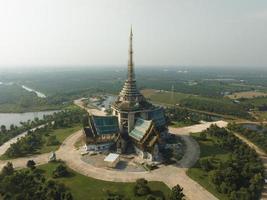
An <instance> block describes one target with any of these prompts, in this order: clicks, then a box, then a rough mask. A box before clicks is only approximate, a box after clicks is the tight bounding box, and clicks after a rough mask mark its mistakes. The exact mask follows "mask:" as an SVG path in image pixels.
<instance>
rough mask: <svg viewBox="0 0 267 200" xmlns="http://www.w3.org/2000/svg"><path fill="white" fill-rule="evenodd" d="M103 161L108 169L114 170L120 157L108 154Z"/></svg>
mask: <svg viewBox="0 0 267 200" xmlns="http://www.w3.org/2000/svg"><path fill="white" fill-rule="evenodd" d="M104 161H105V162H106V163H107V166H108V167H112V168H115V167H116V166H117V164H118V162H119V161H120V155H119V154H116V153H110V154H108V156H107V157H105V159H104Z"/></svg>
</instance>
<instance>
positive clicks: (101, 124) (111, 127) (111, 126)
mask: <svg viewBox="0 0 267 200" xmlns="http://www.w3.org/2000/svg"><path fill="white" fill-rule="evenodd" d="M90 118H91V120H90V123H91V127H92V129H93V130H95V132H96V134H97V135H101V134H114V133H118V132H119V124H118V118H117V117H116V116H95V115H92V116H91V117H90Z"/></svg>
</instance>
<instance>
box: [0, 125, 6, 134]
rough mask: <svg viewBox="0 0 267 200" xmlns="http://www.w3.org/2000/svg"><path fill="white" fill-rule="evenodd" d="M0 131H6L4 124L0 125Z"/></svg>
mask: <svg viewBox="0 0 267 200" xmlns="http://www.w3.org/2000/svg"><path fill="white" fill-rule="evenodd" d="M0 130H1V132H2V133H6V131H7V130H6V126H5V125H1V128H0Z"/></svg>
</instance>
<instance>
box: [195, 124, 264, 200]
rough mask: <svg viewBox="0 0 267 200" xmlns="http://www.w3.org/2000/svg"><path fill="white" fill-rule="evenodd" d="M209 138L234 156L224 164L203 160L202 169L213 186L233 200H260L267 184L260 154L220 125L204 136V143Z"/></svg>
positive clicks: (212, 159) (213, 127)
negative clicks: (264, 185)
mask: <svg viewBox="0 0 267 200" xmlns="http://www.w3.org/2000/svg"><path fill="white" fill-rule="evenodd" d="M207 136H209V137H211V138H213V139H214V140H215V141H216V145H219V146H220V148H222V149H224V150H227V151H228V152H229V153H230V156H229V158H228V159H226V160H224V161H223V160H221V161H218V160H217V161H216V160H215V159H214V158H213V157H208V158H201V159H200V161H199V165H200V167H201V169H202V170H203V171H206V172H207V173H208V176H209V181H210V183H212V184H213V185H214V186H215V188H216V190H217V191H218V192H219V193H223V194H226V195H227V196H228V198H229V199H231V200H255V199H259V196H260V193H261V190H262V188H263V184H264V167H263V164H262V162H261V160H260V158H259V157H258V155H257V154H256V152H255V151H254V150H253V149H251V148H250V147H249V146H247V145H246V144H244V143H243V142H242V141H241V140H240V139H238V138H237V137H236V136H235V135H234V134H233V133H232V132H229V131H227V130H226V129H225V128H219V127H217V126H216V125H212V126H211V127H210V128H208V129H207V130H206V131H204V132H202V140H205V139H206V137H207Z"/></svg>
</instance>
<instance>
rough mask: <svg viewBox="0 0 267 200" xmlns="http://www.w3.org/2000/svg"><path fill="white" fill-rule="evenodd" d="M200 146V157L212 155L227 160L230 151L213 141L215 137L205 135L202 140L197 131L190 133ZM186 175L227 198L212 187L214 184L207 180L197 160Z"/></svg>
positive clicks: (223, 199) (212, 191) (222, 198)
mask: <svg viewBox="0 0 267 200" xmlns="http://www.w3.org/2000/svg"><path fill="white" fill-rule="evenodd" d="M192 136H193V138H194V139H196V140H197V141H198V143H199V146H200V158H208V157H214V159H215V160H218V161H219V160H227V159H228V158H229V155H230V153H229V152H227V151H225V150H223V149H222V148H220V147H219V145H217V144H216V143H215V139H213V138H211V137H207V140H205V141H203V140H200V138H199V133H196V134H192ZM187 175H188V176H189V177H190V178H192V179H193V180H195V181H196V182H198V183H199V184H200V185H201V186H203V187H204V188H205V189H207V190H208V191H209V192H211V193H212V194H213V195H214V196H216V197H217V198H219V199H221V200H227V199H228V198H227V196H226V195H223V194H221V193H219V192H217V190H216V189H215V188H214V185H213V184H211V183H210V182H209V178H208V173H207V172H205V171H204V170H202V169H201V168H200V166H199V162H197V163H196V164H195V166H193V167H192V168H190V169H189V170H188V171H187Z"/></svg>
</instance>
